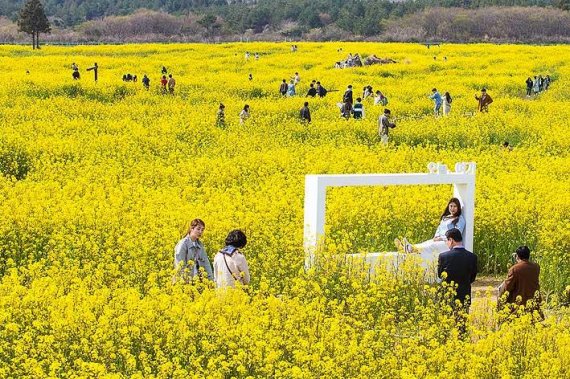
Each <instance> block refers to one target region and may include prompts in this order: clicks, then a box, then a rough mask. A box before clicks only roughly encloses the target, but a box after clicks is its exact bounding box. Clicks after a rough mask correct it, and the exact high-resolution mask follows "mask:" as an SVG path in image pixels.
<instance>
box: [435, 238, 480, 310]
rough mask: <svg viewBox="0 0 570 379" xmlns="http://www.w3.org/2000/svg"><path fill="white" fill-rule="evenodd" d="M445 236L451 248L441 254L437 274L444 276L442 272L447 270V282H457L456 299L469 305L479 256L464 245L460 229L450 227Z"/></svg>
mask: <svg viewBox="0 0 570 379" xmlns="http://www.w3.org/2000/svg"><path fill="white" fill-rule="evenodd" d="M445 237H446V238H447V246H448V247H449V249H450V250H449V251H446V252H444V253H441V254H440V255H439V258H438V261H437V275H438V276H439V277H440V278H442V274H443V273H444V272H446V273H447V276H446V277H445V279H444V280H445V281H446V282H447V283H451V282H454V283H455V284H457V293H456V295H455V299H457V300H459V301H461V303H462V304H464V305H466V306H469V304H470V303H471V283H473V282H474V281H475V278H476V277H477V256H476V255H475V254H473V253H472V252H470V251H468V250H466V249H465V247H463V237H462V236H461V232H460V231H459V230H458V229H449V230H448V231H447V232H446V233H445ZM442 279H443V278H442ZM467 296H469V298H467Z"/></svg>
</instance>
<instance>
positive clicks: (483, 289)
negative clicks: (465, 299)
mask: <svg viewBox="0 0 570 379" xmlns="http://www.w3.org/2000/svg"><path fill="white" fill-rule="evenodd" d="M503 280H504V278H503V277H502V276H479V277H477V279H476V280H475V283H473V284H472V285H471V293H472V295H473V300H476V299H478V298H482V297H487V293H488V292H489V291H490V292H491V296H492V297H493V299H496V298H497V292H498V291H497V288H498V287H499V285H500V284H501V283H502V282H503Z"/></svg>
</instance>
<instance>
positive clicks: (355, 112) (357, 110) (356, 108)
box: [352, 97, 364, 120]
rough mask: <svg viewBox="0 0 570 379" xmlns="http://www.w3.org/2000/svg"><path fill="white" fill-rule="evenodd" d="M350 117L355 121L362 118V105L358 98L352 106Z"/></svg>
mask: <svg viewBox="0 0 570 379" xmlns="http://www.w3.org/2000/svg"><path fill="white" fill-rule="evenodd" d="M352 116H353V117H354V118H355V119H357V120H360V119H362V118H364V105H363V104H362V99H361V98H360V97H358V98H356V103H354V105H353V106H352Z"/></svg>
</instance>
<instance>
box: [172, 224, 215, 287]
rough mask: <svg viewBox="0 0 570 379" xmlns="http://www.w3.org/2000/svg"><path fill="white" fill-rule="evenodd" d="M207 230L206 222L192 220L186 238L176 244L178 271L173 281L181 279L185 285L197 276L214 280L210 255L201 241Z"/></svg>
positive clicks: (175, 259)
mask: <svg viewBox="0 0 570 379" xmlns="http://www.w3.org/2000/svg"><path fill="white" fill-rule="evenodd" d="M205 229H206V224H205V223H204V221H202V220H201V219H199V218H196V219H194V220H192V222H190V228H188V232H187V233H186V236H184V238H182V239H181V240H180V241H179V242H178V243H177V244H176V247H175V248H174V268H175V269H176V270H177V274H176V276H175V277H174V279H173V281H176V280H177V279H179V278H180V279H182V280H183V281H184V282H185V283H190V282H191V281H192V279H193V278H194V277H195V276H198V277H200V278H202V277H203V275H204V274H206V277H207V278H208V279H210V280H213V279H214V275H213V272H212V266H211V265H210V260H209V259H208V254H206V250H205V249H204V245H203V244H202V241H200V237H202V234H204V230H205Z"/></svg>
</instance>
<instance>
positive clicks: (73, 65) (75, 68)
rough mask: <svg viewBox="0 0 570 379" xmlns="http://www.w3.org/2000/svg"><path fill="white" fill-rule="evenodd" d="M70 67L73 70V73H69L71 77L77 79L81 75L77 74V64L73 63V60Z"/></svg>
mask: <svg viewBox="0 0 570 379" xmlns="http://www.w3.org/2000/svg"><path fill="white" fill-rule="evenodd" d="M71 69H72V70H73V73H72V74H71V77H72V78H73V80H78V79H80V77H81V74H79V66H77V65H76V64H75V62H73V63H72V64H71Z"/></svg>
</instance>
